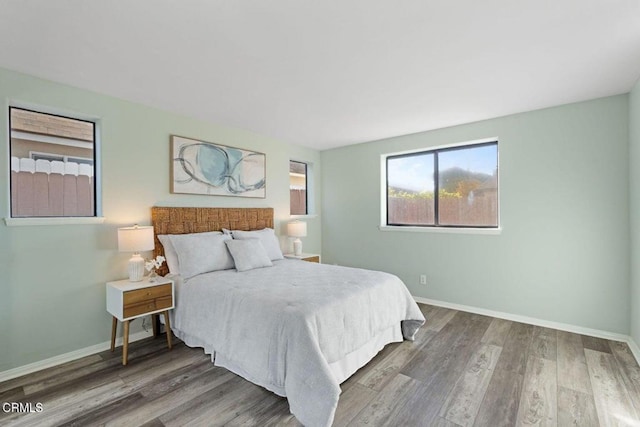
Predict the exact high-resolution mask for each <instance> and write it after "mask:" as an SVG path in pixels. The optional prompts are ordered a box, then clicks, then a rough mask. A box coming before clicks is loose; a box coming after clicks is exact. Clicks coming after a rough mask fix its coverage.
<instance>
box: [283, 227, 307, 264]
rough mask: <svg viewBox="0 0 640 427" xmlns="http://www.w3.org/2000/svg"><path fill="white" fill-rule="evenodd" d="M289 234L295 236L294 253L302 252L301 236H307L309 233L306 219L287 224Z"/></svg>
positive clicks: (299, 253)
mask: <svg viewBox="0 0 640 427" xmlns="http://www.w3.org/2000/svg"><path fill="white" fill-rule="evenodd" d="M287 235H289V236H290V237H295V238H296V239H295V240H294V241H293V253H294V255H297V256H299V255H301V254H302V241H301V240H300V237H306V235H307V223H306V222H304V221H293V222H290V223H289V224H287Z"/></svg>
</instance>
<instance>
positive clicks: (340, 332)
mask: <svg viewBox="0 0 640 427" xmlns="http://www.w3.org/2000/svg"><path fill="white" fill-rule="evenodd" d="M152 223H153V226H154V230H155V233H156V247H155V255H165V252H164V247H163V245H162V244H161V243H160V240H159V238H158V237H157V236H158V235H176V234H185V235H192V234H193V233H209V232H212V231H219V230H223V229H228V230H247V231H250V230H263V229H269V228H273V209H271V208H255V209H254V208H237V209H236V208H167V207H154V208H152ZM238 235H239V236H240V233H238ZM203 236H205V235H204V234H203V235H196V238H200V237H202V238H204V237H203ZM250 237H253V236H250ZM180 238H182V237H180ZM248 240H250V242H249V243H250V244H251V245H255V244H256V242H257V240H256V239H254V238H250V239H248ZM227 245H228V247H229V249H230V250H231V249H232V247H233V245H235V243H234V244H227ZM265 245H266V244H265ZM232 252H233V251H232ZM277 258H278V257H276V259H272V260H271V265H270V266H269V267H265V268H251V269H248V270H246V271H241V272H240V271H237V270H236V269H234V268H231V269H229V268H227V269H218V270H216V271H211V272H203V273H199V274H195V275H194V274H193V272H191V273H189V274H187V272H186V271H184V275H185V276H190V277H188V278H185V277H182V275H172V277H173V278H174V280H175V283H176V308H175V310H173V312H172V330H173V332H174V334H175V335H176V336H177V337H179V338H180V339H182V340H183V341H184V342H185V344H187V345H188V346H192V347H202V348H203V349H204V351H205V352H206V353H207V354H211V357H212V361H213V363H214V364H215V365H217V366H222V367H224V368H227V369H229V370H230V371H232V372H234V373H236V374H238V375H240V376H242V377H244V378H245V379H247V380H249V381H251V382H253V383H255V384H258V385H260V386H262V387H264V388H266V389H268V390H271V391H272V392H274V393H276V394H278V395H280V396H283V397H286V398H287V400H288V402H289V407H290V410H291V413H292V414H293V415H295V416H296V418H297V419H298V420H299V421H300V422H301V423H303V424H304V425H305V426H309V427H314V426H330V425H331V423H332V421H333V416H334V413H335V409H336V407H337V403H338V398H339V396H340V383H342V382H343V381H344V380H346V379H347V378H348V377H349V376H351V375H352V374H353V373H354V372H355V371H356V370H358V369H359V368H360V367H362V366H364V365H365V364H366V363H367V362H368V361H369V360H371V359H372V358H373V357H374V356H375V355H376V354H377V353H378V352H379V351H380V350H381V349H382V348H383V347H384V346H385V345H386V344H388V343H391V342H398V341H402V340H403V339H408V340H413V337H414V336H415V333H416V331H417V330H418V328H419V327H420V326H421V325H422V324H423V323H424V321H425V319H424V317H423V315H422V313H421V312H420V310H419V308H418V306H417V304H416V303H415V301H414V300H413V299H412V297H411V295H410V294H409V291H408V290H407V288H406V286H405V285H404V283H402V281H401V280H400V279H398V278H397V277H396V276H394V275H391V274H387V273H383V272H377V271H371V270H363V269H356V268H347V267H339V266H332V265H323V264H316V263H309V262H304V261H299V260H289V259H277ZM236 260H238V259H237V258H236ZM239 261H240V260H238V262H239ZM241 266H242V263H241V262H239V263H238V264H237V268H238V270H240V269H241ZM182 272H183V271H181V273H182ZM160 273H161V274H163V273H168V269H167V268H166V267H163V269H162V270H161V271H160Z"/></svg>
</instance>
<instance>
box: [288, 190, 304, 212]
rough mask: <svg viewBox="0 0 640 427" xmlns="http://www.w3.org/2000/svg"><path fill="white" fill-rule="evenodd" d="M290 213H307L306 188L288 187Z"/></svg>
mask: <svg viewBox="0 0 640 427" xmlns="http://www.w3.org/2000/svg"><path fill="white" fill-rule="evenodd" d="M289 197H291V215H306V214H307V190H297V189H293V188H292V189H290V190H289Z"/></svg>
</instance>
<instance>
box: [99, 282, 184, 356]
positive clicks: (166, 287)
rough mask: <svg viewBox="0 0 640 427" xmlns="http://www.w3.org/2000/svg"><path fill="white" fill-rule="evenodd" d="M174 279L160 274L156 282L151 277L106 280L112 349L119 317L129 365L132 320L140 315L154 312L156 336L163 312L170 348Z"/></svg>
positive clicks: (123, 350)
mask: <svg viewBox="0 0 640 427" xmlns="http://www.w3.org/2000/svg"><path fill="white" fill-rule="evenodd" d="M173 286H174V285H173V280H170V279H166V278H164V277H157V278H156V280H155V282H149V280H148V279H145V280H142V281H138V282H132V281H130V280H118V281H116V282H108V283H107V311H108V312H109V313H111V315H112V316H113V321H112V323H111V351H114V349H115V346H116V328H117V327H118V320H119V321H120V322H122V323H123V325H124V333H123V335H122V364H123V365H126V364H127V358H128V353H129V322H130V321H131V320H133V319H137V318H138V317H142V316H146V315H148V314H151V315H152V317H153V322H152V323H153V335H154V336H155V335H157V331H156V326H155V325H156V322H155V316H156V315H157V314H160V313H162V314H163V315H164V324H165V328H166V330H167V345H168V347H169V349H171V347H172V344H171V323H170V322H169V311H168V310H171V309H172V308H173V307H174V300H175V298H174V292H173V290H174V287H173Z"/></svg>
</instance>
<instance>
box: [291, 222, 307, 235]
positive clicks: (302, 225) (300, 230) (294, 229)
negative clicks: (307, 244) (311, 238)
mask: <svg viewBox="0 0 640 427" xmlns="http://www.w3.org/2000/svg"><path fill="white" fill-rule="evenodd" d="M287 235H289V236H291V237H306V235H307V223H306V222H304V221H293V222H290V223H288V224H287Z"/></svg>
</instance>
